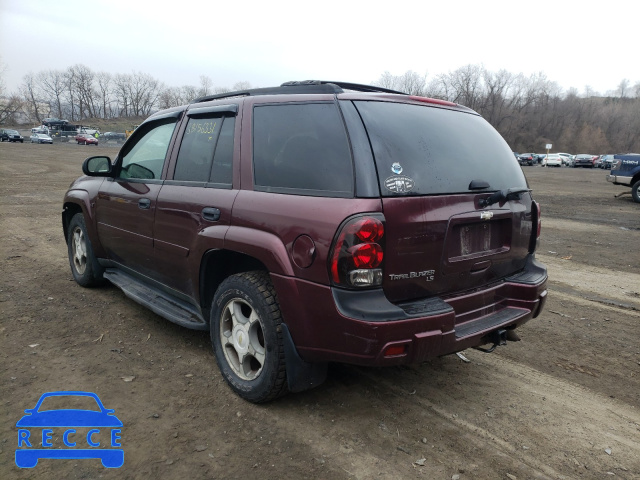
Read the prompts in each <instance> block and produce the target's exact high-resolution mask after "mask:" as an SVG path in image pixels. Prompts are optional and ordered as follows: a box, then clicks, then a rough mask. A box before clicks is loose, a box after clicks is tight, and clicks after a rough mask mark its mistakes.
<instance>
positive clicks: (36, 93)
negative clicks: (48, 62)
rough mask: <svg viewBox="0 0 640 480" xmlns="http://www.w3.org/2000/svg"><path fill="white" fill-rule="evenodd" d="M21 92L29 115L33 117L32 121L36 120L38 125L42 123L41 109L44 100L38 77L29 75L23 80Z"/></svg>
mask: <svg viewBox="0 0 640 480" xmlns="http://www.w3.org/2000/svg"><path fill="white" fill-rule="evenodd" d="M20 92H21V93H22V96H23V97H24V99H25V101H26V105H28V111H27V114H28V116H29V117H31V120H35V121H37V122H38V123H41V122H42V118H43V117H42V115H41V107H42V103H43V102H42V99H41V97H40V90H39V88H38V83H37V81H36V77H35V75H34V74H33V73H28V74H26V75H25V76H24V77H23V78H22V85H21V87H20Z"/></svg>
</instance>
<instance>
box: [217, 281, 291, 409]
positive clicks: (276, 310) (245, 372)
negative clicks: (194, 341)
mask: <svg viewBox="0 0 640 480" xmlns="http://www.w3.org/2000/svg"><path fill="white" fill-rule="evenodd" d="M210 327H211V328H210V332H211V343H212V345H213V352H214V354H215V357H216V361H217V363H218V367H219V368H220V372H221V373H222V376H223V377H224V379H225V380H226V382H227V383H228V384H229V386H230V387H231V388H232V389H233V390H234V391H235V392H236V393H237V394H238V395H239V396H241V397H242V398H244V399H245V400H248V401H250V402H253V403H263V402H268V401H270V400H273V399H275V398H278V397H280V396H282V395H284V394H286V393H287V391H288V390H287V375H286V364H285V355H284V341H283V335H282V315H281V313H280V306H279V304H278V300H277V297H276V292H275V289H274V287H273V284H272V283H271V279H270V278H269V274H268V273H267V272H261V271H253V272H245V273H239V274H236V275H232V276H230V277H228V278H227V279H226V280H224V281H223V282H222V284H220V286H219V287H218V290H217V291H216V293H215V296H214V297H213V304H212V306H211V322H210Z"/></svg>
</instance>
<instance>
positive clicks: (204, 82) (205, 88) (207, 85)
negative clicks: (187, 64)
mask: <svg viewBox="0 0 640 480" xmlns="http://www.w3.org/2000/svg"><path fill="white" fill-rule="evenodd" d="M211 93H213V81H212V80H211V79H210V78H209V77H207V76H206V75H200V89H199V90H198V97H206V96H207V95H211Z"/></svg>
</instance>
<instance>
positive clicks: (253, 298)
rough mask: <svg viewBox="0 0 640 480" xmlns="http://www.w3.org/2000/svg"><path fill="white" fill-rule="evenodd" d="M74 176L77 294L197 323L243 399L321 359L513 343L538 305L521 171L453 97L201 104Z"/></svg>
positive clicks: (537, 268) (320, 369) (256, 397)
mask: <svg viewBox="0 0 640 480" xmlns="http://www.w3.org/2000/svg"><path fill="white" fill-rule="evenodd" d="M370 92H377V93H373V94H372V93H370ZM380 93H383V95H380ZM479 145H481V146H482V148H478V147H479ZM82 171H83V173H84V176H81V177H80V178H79V179H77V180H76V181H75V182H74V183H73V184H72V185H71V186H70V188H69V191H68V192H67V194H66V195H65V198H64V207H63V208H64V211H63V213H62V223H63V229H64V236H65V239H66V241H67V245H68V253H69V263H70V267H71V272H72V274H73V276H74V279H75V280H76V282H77V283H78V284H79V285H82V286H85V287H86V286H92V285H97V284H100V283H101V282H103V281H104V280H109V281H110V282H111V283H113V284H115V285H116V286H118V287H120V288H121V289H122V290H123V291H124V292H125V294H126V295H128V296H130V297H131V298H132V299H133V300H135V301H137V302H139V303H141V304H143V305H145V306H147V307H148V308H150V309H151V310H153V311H154V312H156V313H157V314H159V315H161V316H163V317H164V318H166V319H168V320H171V321H173V322H176V323H178V324H179V325H182V326H184V327H190V328H194V329H199V330H209V331H210V336H211V341H212V344H213V351H214V357H215V359H216V361H217V363H218V366H219V367H220V371H221V373H222V377H223V378H224V379H225V380H226V381H227V383H228V384H229V386H230V388H232V389H233V390H234V391H235V392H236V393H238V394H239V395H240V396H242V397H243V398H245V399H247V400H250V401H252V402H258V403H259V402H265V401H268V400H271V399H274V398H276V397H279V396H280V395H282V394H284V393H286V392H287V391H289V390H290V391H293V392H297V391H302V390H305V389H308V388H312V387H314V386H316V385H319V384H320V383H322V381H323V380H324V378H325V376H326V372H327V363H328V362H334V361H339V362H343V363H353V364H357V365H361V366H367V365H369V366H384V365H389V366H391V365H401V364H415V363H421V362H422V361H424V360H426V359H428V358H433V357H438V356H442V355H447V354H451V353H455V352H458V351H461V350H464V349H466V348H471V347H474V346H479V345H482V344H487V343H488V344H490V345H493V346H497V345H500V344H502V343H503V342H505V341H506V340H515V339H516V338H517V334H516V335H513V334H514V333H515V332H513V331H512V330H514V329H516V328H518V327H519V326H520V325H522V324H524V323H525V322H527V321H529V320H530V319H532V318H536V317H537V316H538V315H539V314H540V311H541V310H542V307H543V304H544V301H545V299H546V296H547V290H546V282H547V270H546V268H545V266H544V265H542V264H540V263H539V262H538V261H537V260H536V259H535V251H536V247H537V245H538V243H539V240H540V228H541V220H540V207H539V205H538V203H536V202H535V201H534V199H533V197H532V194H531V189H530V188H529V186H528V185H527V180H526V178H525V176H524V173H523V171H522V168H520V167H519V166H518V165H517V163H516V162H514V161H513V157H512V156H511V155H509V147H508V146H507V143H506V142H505V141H504V140H503V139H502V137H501V136H500V134H499V133H498V132H497V131H496V130H495V129H494V128H493V127H492V126H491V125H490V124H489V123H488V122H487V121H485V120H484V119H483V118H482V117H481V116H480V115H478V114H477V113H476V112H474V111H472V110H470V109H468V108H466V107H463V106H461V105H457V104H455V103H450V102H445V101H443V100H435V99H429V98H425V97H421V96H410V95H406V94H402V93H400V92H394V91H390V90H387V89H381V88H379V87H372V86H370V85H355V84H351V83H344V84H342V83H338V84H336V83H335V82H330V83H328V82H319V81H318V82H316V81H307V82H288V83H285V84H283V85H281V86H279V87H273V88H262V89H252V90H245V91H240V92H229V93H225V94H218V95H211V96H207V97H203V98H201V99H198V100H194V101H193V102H192V103H191V104H190V105H184V106H181V107H174V108H172V109H169V110H164V111H161V112H157V113H155V114H154V115H152V116H151V117H150V118H148V119H147V120H146V121H145V122H144V123H142V124H141V125H140V126H139V127H138V128H137V129H136V130H135V131H134V132H133V134H132V135H131V136H130V137H129V139H128V140H127V141H126V143H125V144H124V146H123V147H122V149H120V150H119V152H117V156H116V158H115V159H114V160H113V162H112V161H111V159H110V158H109V157H107V156H105V155H100V156H92V157H89V158H88V159H86V160H85V162H84V164H83V166H82ZM86 295H89V293H86Z"/></svg>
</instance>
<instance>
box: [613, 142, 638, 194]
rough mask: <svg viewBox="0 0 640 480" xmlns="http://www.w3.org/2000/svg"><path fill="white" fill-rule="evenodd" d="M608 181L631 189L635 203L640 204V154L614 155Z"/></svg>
mask: <svg viewBox="0 0 640 480" xmlns="http://www.w3.org/2000/svg"><path fill="white" fill-rule="evenodd" d="M607 181H608V182H611V183H613V184H614V185H625V186H627V187H631V196H632V197H633V201H634V202H637V203H640V153H627V154H624V155H614V156H613V164H612V166H611V173H610V174H609V175H607Z"/></svg>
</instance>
